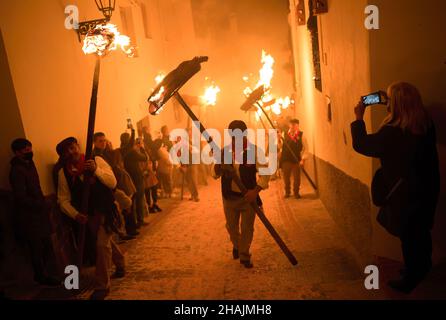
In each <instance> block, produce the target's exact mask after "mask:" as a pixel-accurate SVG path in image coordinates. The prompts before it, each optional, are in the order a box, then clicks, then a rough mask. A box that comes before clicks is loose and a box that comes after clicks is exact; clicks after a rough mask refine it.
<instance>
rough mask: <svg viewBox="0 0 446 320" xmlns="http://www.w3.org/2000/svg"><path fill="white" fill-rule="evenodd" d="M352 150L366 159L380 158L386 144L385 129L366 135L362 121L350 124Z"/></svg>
mask: <svg viewBox="0 0 446 320" xmlns="http://www.w3.org/2000/svg"><path fill="white" fill-rule="evenodd" d="M351 131H352V143H353V149H354V150H355V151H356V152H358V153H360V154H362V155H365V156H367V157H374V158H379V157H381V155H382V153H383V150H384V145H385V142H386V137H385V131H386V130H385V128H382V129H381V130H379V131H378V132H377V133H375V134H367V130H366V127H365V122H364V120H356V121H354V122H353V123H352V124H351Z"/></svg>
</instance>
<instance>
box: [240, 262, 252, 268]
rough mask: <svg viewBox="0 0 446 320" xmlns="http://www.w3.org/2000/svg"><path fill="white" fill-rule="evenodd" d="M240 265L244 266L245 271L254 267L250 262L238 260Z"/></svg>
mask: <svg viewBox="0 0 446 320" xmlns="http://www.w3.org/2000/svg"><path fill="white" fill-rule="evenodd" d="M240 263H241V264H242V265H244V266H245V268H246V269H251V268H252V267H254V265H253V264H252V263H251V260H240Z"/></svg>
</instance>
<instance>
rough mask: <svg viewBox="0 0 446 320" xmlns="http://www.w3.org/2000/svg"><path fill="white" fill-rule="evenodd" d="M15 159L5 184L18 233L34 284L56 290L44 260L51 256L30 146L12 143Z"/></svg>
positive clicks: (45, 214)
mask: <svg viewBox="0 0 446 320" xmlns="http://www.w3.org/2000/svg"><path fill="white" fill-rule="evenodd" d="M11 149H12V151H13V152H14V154H15V157H14V158H13V159H12V161H11V171H10V175H9V181H10V184H11V187H12V192H13V195H14V200H15V210H16V211H15V212H16V218H17V222H18V228H19V230H18V233H19V235H20V237H21V239H22V240H24V241H25V243H26V245H27V246H28V248H29V251H30V253H31V261H32V266H33V270H34V281H36V282H38V283H39V284H41V285H49V286H57V285H59V284H60V281H58V280H56V279H55V278H53V277H50V276H49V275H48V272H47V270H46V266H45V262H46V261H45V260H47V259H48V258H49V257H51V256H52V255H53V250H52V245H51V238H50V234H51V230H50V221H49V217H48V215H47V211H46V210H47V208H48V206H47V205H46V202H45V197H44V196H43V193H42V189H41V187H40V180H39V175H38V173H37V169H36V166H35V165H34V162H33V160H32V159H33V150H32V144H31V142H30V141H28V140H26V139H16V140H14V141H13V142H12V144H11Z"/></svg>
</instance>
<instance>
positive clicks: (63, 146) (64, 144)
mask: <svg viewBox="0 0 446 320" xmlns="http://www.w3.org/2000/svg"><path fill="white" fill-rule="evenodd" d="M73 143H77V139H76V138H75V137H69V138H66V139H64V140H62V141H61V142H59V143H58V144H57V146H56V152H57V154H58V155H59V157H62V156H63V154H64V153H65V151H66V150H67V148H68V147H69V146H71V145H72V144H73Z"/></svg>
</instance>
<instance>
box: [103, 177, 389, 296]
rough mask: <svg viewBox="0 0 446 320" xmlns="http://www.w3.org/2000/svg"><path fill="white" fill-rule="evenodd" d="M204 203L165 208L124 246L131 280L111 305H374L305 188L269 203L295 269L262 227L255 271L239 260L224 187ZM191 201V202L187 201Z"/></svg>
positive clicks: (116, 290)
mask: <svg viewBox="0 0 446 320" xmlns="http://www.w3.org/2000/svg"><path fill="white" fill-rule="evenodd" d="M209 182H210V184H209V186H206V187H202V188H201V189H200V198H201V201H200V202H199V203H195V202H190V201H187V200H184V201H183V202H179V200H178V199H171V200H164V199H163V200H162V202H160V204H162V207H163V208H164V211H163V212H161V213H158V214H156V215H151V216H150V217H149V219H148V221H149V225H148V226H146V227H145V229H143V230H142V232H141V236H139V238H138V239H137V240H133V241H130V242H128V244H125V245H124V246H123V248H124V250H125V251H126V256H127V265H128V267H127V275H126V277H125V278H123V279H119V280H113V282H112V289H111V293H110V295H109V297H108V299H155V300H156V299H373V298H383V297H382V296H380V294H382V292H381V291H380V290H379V291H375V292H372V291H368V290H366V289H365V288H364V274H363V271H361V270H360V269H359V268H358V267H357V266H356V264H355V261H354V258H353V256H352V255H351V254H350V252H351V251H350V249H349V246H348V244H347V242H346V240H345V239H344V238H343V236H342V235H341V234H340V233H339V232H338V230H337V228H336V226H335V224H334V222H333V221H332V219H331V218H330V216H329V214H328V213H327V211H326V210H325V208H324V206H323V205H322V203H321V202H320V200H319V199H317V197H316V196H315V195H314V193H313V190H312V189H311V187H310V185H309V184H308V182H307V181H306V180H304V185H303V190H302V196H303V199H301V200H295V199H294V198H290V199H286V200H285V199H284V198H283V190H282V180H276V181H273V182H271V184H270V189H269V190H268V191H265V192H264V193H263V195H262V198H263V200H264V207H265V210H266V213H267V216H268V217H269V219H270V221H271V222H272V224H273V225H274V227H275V228H276V230H277V231H278V232H279V234H280V235H281V236H282V237H283V239H284V241H285V242H286V243H287V245H288V246H289V247H290V249H291V251H292V252H293V253H294V254H295V255H296V257H297V259H298V261H299V265H298V266H297V267H293V266H292V265H291V264H290V263H289V262H288V260H287V259H286V257H285V256H284V255H283V254H282V252H281V251H280V249H279V247H278V246H277V245H276V243H275V242H274V240H273V238H272V237H271V236H270V235H269V233H268V231H267V230H266V228H265V227H264V226H263V225H262V223H261V222H260V220H259V219H256V224H255V233H254V240H253V245H252V254H253V256H252V259H253V263H254V268H253V269H250V270H248V269H245V268H243V267H242V266H241V265H240V263H239V262H238V261H234V260H233V259H232V254H231V250H232V246H231V244H230V242H229V238H228V235H227V232H226V229H225V220H224V214H223V210H222V205H221V194H220V185H219V181H214V180H212V179H209ZM186 198H187V197H185V199H186Z"/></svg>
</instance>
